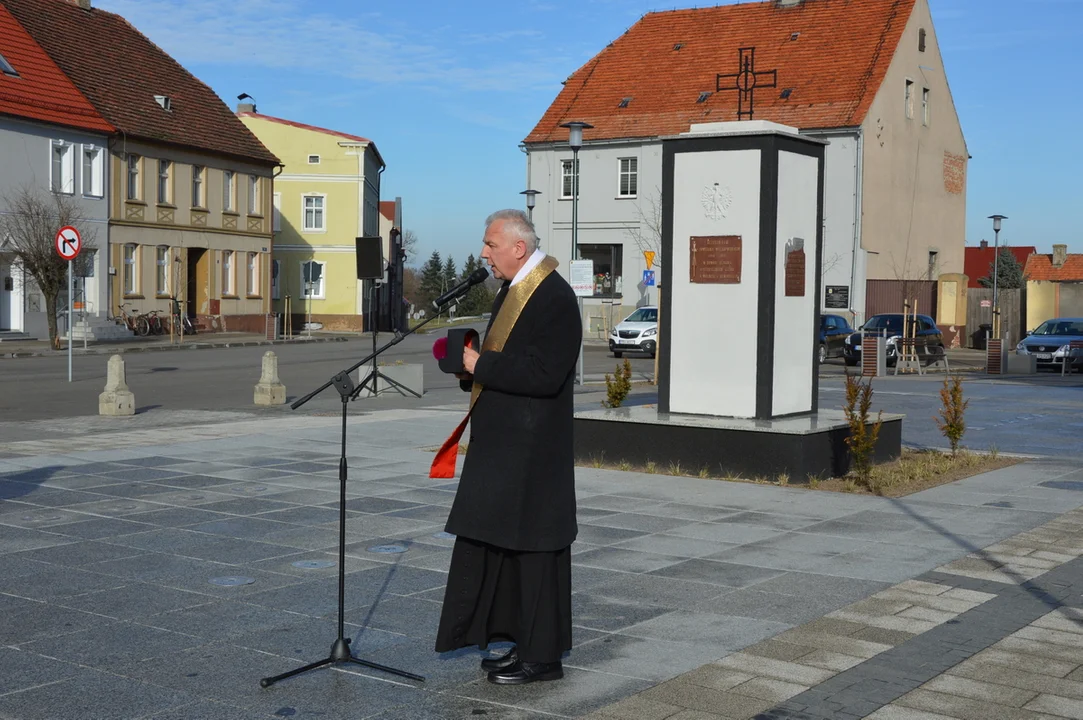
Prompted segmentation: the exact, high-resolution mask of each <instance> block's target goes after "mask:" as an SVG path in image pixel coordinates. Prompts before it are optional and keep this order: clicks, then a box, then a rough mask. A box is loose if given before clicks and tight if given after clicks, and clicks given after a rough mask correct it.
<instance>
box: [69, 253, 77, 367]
mask: <svg viewBox="0 0 1083 720" xmlns="http://www.w3.org/2000/svg"><path fill="white" fill-rule="evenodd" d="M71 264H72V261H71V260H68V382H71V346H72V340H74V339H75V336H74V335H73V333H72V327H71V314H72V301H71V296H72V278H71V276H72V271H71Z"/></svg>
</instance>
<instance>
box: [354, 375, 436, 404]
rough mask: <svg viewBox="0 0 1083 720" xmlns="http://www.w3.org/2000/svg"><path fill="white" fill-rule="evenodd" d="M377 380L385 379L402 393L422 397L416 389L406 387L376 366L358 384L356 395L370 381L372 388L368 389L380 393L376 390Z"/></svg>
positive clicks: (375, 393)
mask: <svg viewBox="0 0 1083 720" xmlns="http://www.w3.org/2000/svg"><path fill="white" fill-rule="evenodd" d="M377 380H383V381H384V382H385V383H387V384H388V385H390V386H392V387H393V388H395V389H396V390H399V391H400V392H402V393H410V394H411V395H413V396H414V397H416V398H420V397H421V394H420V393H417V392H415V391H414V390H412V389H410V388H408V387H406V386H405V385H403V384H402V383H400V382H399V381H398V380H395V379H394V378H389V377H388V376H387V375H384V374H383V373H382V372H380V371H379V370H378V369H376V368H373V369H372V372H370V373H369V374H368V375H367V376H366V377H365V379H364V380H362V381H361V383H360V384H359V385H358V386H357V389H356V390H355V391H354V395H355V396H356V395H358V394H360V392H361V391H362V390H365V389H367V388H366V386H367V385H368V384H369V383H372V388H370V389H368V390H369V392H371V393H372V394H373V395H377V394H378V393H377V390H376V388H377V385H376V381H377Z"/></svg>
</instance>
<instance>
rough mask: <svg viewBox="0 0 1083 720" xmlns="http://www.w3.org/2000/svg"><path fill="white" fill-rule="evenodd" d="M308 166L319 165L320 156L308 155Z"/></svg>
mask: <svg viewBox="0 0 1083 720" xmlns="http://www.w3.org/2000/svg"><path fill="white" fill-rule="evenodd" d="M308 164H309V165H319V164H320V156H319V155H309V156H308Z"/></svg>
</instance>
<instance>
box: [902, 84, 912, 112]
mask: <svg viewBox="0 0 1083 720" xmlns="http://www.w3.org/2000/svg"><path fill="white" fill-rule="evenodd" d="M903 109H904V111H905V112H906V117H907V119H911V120H912V119H913V118H914V81H913V80H911V79H910V78H906V90H905V92H904V94H903Z"/></svg>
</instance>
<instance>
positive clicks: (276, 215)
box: [271, 192, 282, 232]
mask: <svg viewBox="0 0 1083 720" xmlns="http://www.w3.org/2000/svg"><path fill="white" fill-rule="evenodd" d="M271 214H272V218H271V228H272V230H273V231H274V232H281V231H282V193H280V192H276V193H275V194H274V205H273V207H272V208H271Z"/></svg>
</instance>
